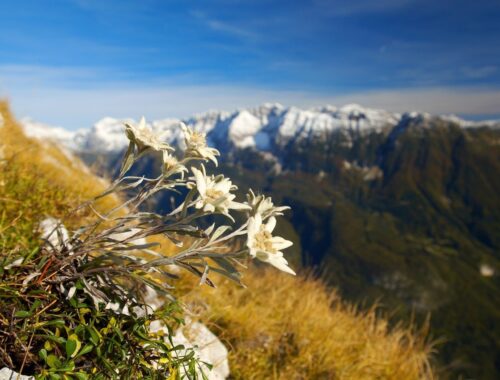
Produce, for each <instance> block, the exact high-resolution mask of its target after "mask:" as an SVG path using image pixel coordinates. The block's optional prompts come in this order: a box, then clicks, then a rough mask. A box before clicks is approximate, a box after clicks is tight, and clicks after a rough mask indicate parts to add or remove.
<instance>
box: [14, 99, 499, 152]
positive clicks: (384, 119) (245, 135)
mask: <svg viewBox="0 0 500 380" xmlns="http://www.w3.org/2000/svg"><path fill="white" fill-rule="evenodd" d="M432 118H434V117H433V116H431V115H430V114H427V113H417V112H410V113H405V114H398V113H392V112H388V111H384V110H380V109H371V108H365V107H361V106H359V105H357V104H349V105H345V106H343V107H341V108H336V107H334V106H324V107H316V108H311V109H300V108H296V107H284V106H282V105H281V104H263V105H261V106H259V107H256V108H250V109H240V110H237V111H235V112H220V111H210V112H207V113H204V114H200V115H196V116H194V117H191V118H188V119H185V120H179V119H161V120H155V121H152V122H150V123H149V126H150V128H152V129H153V131H154V132H155V133H157V134H159V135H160V136H162V138H163V139H164V140H165V141H167V142H169V143H171V144H176V143H179V142H180V141H181V129H180V128H179V126H180V124H181V123H184V124H186V125H188V126H191V127H192V128H194V129H195V130H196V131H199V132H204V133H206V134H207V137H208V141H209V143H210V144H212V145H214V146H216V147H218V148H228V149H229V148H254V149H256V150H259V151H272V149H273V148H274V147H276V146H281V147H282V146H284V145H286V144H288V143H291V142H295V141H300V140H303V139H312V138H321V137H323V136H327V135H328V134H331V133H332V132H338V133H342V134H343V135H344V137H345V138H346V140H347V142H349V140H350V139H352V138H353V137H355V136H356V135H360V134H361V135H363V134H365V133H371V132H382V131H384V130H387V131H390V130H392V129H398V130H401V129H404V128H405V126H406V125H410V124H415V123H416V122H419V123H420V122H424V123H425V121H426V120H431V119H432ZM440 118H441V119H442V120H445V121H449V122H453V123H456V124H458V125H460V126H462V127H464V128H470V127H477V126H484V125H486V126H489V127H499V126H500V121H487V122H473V121H466V120H463V119H460V118H459V117H457V116H454V115H450V116H440ZM125 122H128V123H135V121H134V120H133V119H115V118H111V117H106V118H103V119H101V120H99V121H98V122H97V123H96V124H94V126H92V127H91V128H90V129H87V130H79V131H76V132H70V131H67V130H65V129H63V128H59V127H50V126H48V125H45V124H42V123H38V122H35V121H33V120H31V119H29V118H25V119H23V120H22V124H23V125H24V128H25V130H26V133H27V134H28V135H29V136H32V137H36V138H40V139H52V140H55V141H57V142H59V143H62V144H63V145H64V146H66V147H68V148H70V149H72V150H75V151H80V152H116V151H120V150H122V149H124V148H126V146H127V144H128V141H127V138H126V136H125V134H124V133H123V130H124V126H123V124H124V123H125Z"/></svg>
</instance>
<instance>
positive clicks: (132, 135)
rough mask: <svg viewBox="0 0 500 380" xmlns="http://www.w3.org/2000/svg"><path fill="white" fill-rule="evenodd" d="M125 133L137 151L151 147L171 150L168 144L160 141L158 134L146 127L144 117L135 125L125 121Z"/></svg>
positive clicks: (155, 149) (158, 149) (140, 151)
mask: <svg viewBox="0 0 500 380" xmlns="http://www.w3.org/2000/svg"><path fill="white" fill-rule="evenodd" d="M125 133H126V134H127V137H128V139H129V140H130V141H132V142H133V143H135V144H136V145H137V148H138V149H139V153H142V152H144V151H146V150H148V149H152V150H154V151H157V152H159V151H165V150H173V148H172V147H171V146H170V145H168V144H167V143H164V142H162V141H161V140H160V139H159V138H158V136H156V135H155V134H154V133H153V131H152V130H151V129H150V128H148V127H147V125H146V119H144V117H142V118H141V120H140V121H139V125H137V126H133V125H131V124H128V123H125Z"/></svg>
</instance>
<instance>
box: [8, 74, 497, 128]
mask: <svg viewBox="0 0 500 380" xmlns="http://www.w3.org/2000/svg"><path fill="white" fill-rule="evenodd" d="M33 70H34V67H27V66H8V67H6V66H0V96H4V97H8V98H9V99H10V100H11V101H12V104H13V107H14V110H15V111H16V114H17V116H19V117H23V116H31V117H33V118H35V119H37V120H40V121H43V122H47V123H51V124H55V125H61V126H64V127H66V128H73V129H74V128H80V127H88V126H90V125H92V124H93V123H94V122H95V121H96V120H98V119H100V118H102V117H104V116H115V117H136V118H137V117H139V116H140V115H143V114H144V115H146V116H147V117H148V118H154V119H158V118H164V117H188V116H190V115H193V114H196V113H200V112H204V111H207V110H209V109H222V110H234V109H237V108H244V107H250V106H256V105H258V104H261V103H264V102H279V103H282V104H285V105H294V106H298V107H311V106H318V105H324V104H334V105H343V104H347V103H353V102H354V103H359V104H362V105H364V106H368V107H375V108H383V109H387V110H390V111H394V112H404V111H409V110H419V111H427V112H431V113H435V114H444V113H446V114H448V113H457V114H468V115H498V113H499V110H500V89H486V88H482V87H428V88H419V89H391V90H377V91H359V92H351V93H348V94H338V93H337V94H332V93H329V94H328V93H319V92H317V91H296V90H280V89H275V88H266V87H263V86H260V87H257V86H242V85H240V86H238V85H227V84H219V85H216V84H211V85H208V84H206V85H187V84H181V83H179V82H176V81H175V80H174V79H172V78H170V79H169V78H165V79H163V80H158V81H152V82H148V83H146V84H144V83H143V84H140V83H137V82H129V81H95V80H94V79H95V78H97V77H99V76H101V75H105V72H99V71H92V70H90V69H75V68H57V67H37V68H36V70H38V71H37V73H36V74H34V72H33ZM85 82H89V83H85ZM70 83H71V85H68V84H70Z"/></svg>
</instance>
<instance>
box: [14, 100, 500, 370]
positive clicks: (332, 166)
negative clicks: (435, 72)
mask: <svg viewBox="0 0 500 380" xmlns="http://www.w3.org/2000/svg"><path fill="white" fill-rule="evenodd" d="M123 121H125V120H121V119H113V118H104V119H102V120H100V121H99V122H97V123H96V124H95V125H94V126H93V127H92V128H90V129H87V130H80V131H77V132H68V131H66V130H64V129H61V128H52V127H49V126H46V125H43V124H40V123H36V122H34V121H32V120H29V119H25V120H23V124H24V127H25V130H26V132H27V134H29V135H31V136H34V137H38V138H40V139H42V140H54V141H57V142H59V143H60V144H62V145H64V146H65V147H67V148H69V149H70V150H72V151H73V152H75V153H76V154H78V155H80V156H81V157H82V158H83V159H84V160H85V161H86V162H87V163H88V164H92V165H94V166H95V167H96V169H97V170H100V171H101V173H104V174H107V175H109V176H112V175H113V173H115V172H116V170H117V167H118V162H119V161H120V158H121V156H122V154H123V153H122V152H123V149H124V148H125V147H126V145H127V141H126V138H125V136H124V133H123ZM127 121H132V120H128V119H127ZM181 121H182V122H183V123H185V124H187V125H190V126H192V127H193V128H194V129H196V130H198V131H202V132H205V133H207V138H208V140H209V143H210V144H211V145H213V146H215V147H216V148H218V149H219V150H221V151H222V152H223V153H224V154H223V156H222V157H221V165H220V169H221V170H222V171H223V172H224V174H226V175H228V176H230V177H231V179H232V180H233V182H234V183H237V184H238V186H239V187H240V189H241V191H242V192H244V191H245V190H246V189H247V188H248V187H252V188H254V189H257V190H259V191H262V192H264V193H266V194H269V195H271V196H273V198H274V199H275V200H276V202H277V203H280V204H287V205H290V206H291V208H292V210H291V212H290V213H289V214H288V215H287V217H286V219H284V220H283V223H281V224H280V225H281V227H280V228H281V230H280V231H278V234H280V235H282V236H284V237H286V238H288V239H291V240H293V241H294V243H295V245H294V247H292V248H291V249H290V252H289V253H288V257H289V258H290V261H291V263H292V265H293V266H294V267H296V268H299V267H305V268H312V270H313V271H314V273H315V274H316V275H318V276H321V277H322V278H323V279H324V280H325V281H326V282H327V283H328V284H330V285H332V286H334V287H336V288H338V289H339V290H340V292H341V293H342V295H343V296H344V297H345V298H346V299H349V300H352V301H354V302H356V303H359V304H362V305H365V306H366V307H370V306H371V305H373V304H374V303H379V304H380V305H381V306H380V307H381V308H382V309H383V310H386V311H388V312H390V313H391V314H392V315H393V316H394V320H395V321H398V320H401V319H403V320H407V321H416V323H417V324H419V325H423V324H425V321H426V319H427V318H428V317H429V316H430V322H429V323H430V331H431V335H432V337H434V338H440V339H441V338H442V339H444V341H445V343H442V344H441V345H440V346H439V347H438V350H439V363H440V364H441V366H442V367H443V369H444V372H443V377H445V378H446V377H450V378H457V377H460V376H461V377H463V378H477V379H497V378H499V377H500V276H499V275H498V273H500V195H499V194H500V122H499V121H482V122H473V121H466V120H463V119H461V118H458V117H456V116H433V115H430V114H427V113H422V112H408V113H402V114H397V113H391V112H387V111H383V110H376V109H370V108H364V107H361V106H359V105H347V106H344V107H341V108H335V107H332V106H325V107H319V108H313V109H308V110H302V109H298V108H295V107H284V106H281V105H279V104H264V105H262V106H260V107H257V108H252V109H242V110H237V111H235V112H232V113H231V112H215V111H214V112H208V113H205V114H202V115H198V116H194V117H192V118H188V119H185V120H178V119H163V120H157V121H153V122H151V123H150V125H151V127H152V128H153V130H154V131H155V132H156V133H158V134H160V135H161V136H163V138H164V139H165V140H166V141H168V142H170V143H172V144H179V145H180V146H181V147H182V139H181V134H180V128H179V124H180V122H181ZM157 159H159V158H156V157H153V158H149V159H146V160H143V161H141V162H139V163H138V164H137V165H136V167H135V168H132V171H133V172H135V173H136V174H143V173H144V172H146V173H148V174H151V175H154V174H157V173H153V171H154V170H155V169H154V168H155V167H159V166H158V165H155V162H154V161H155V160H157ZM169 204H170V202H169V195H166V196H165V197H164V198H161V197H160V198H158V199H157V202H156V203H155V204H152V205H150V207H154V208H156V209H161V208H162V207H165V206H164V205H169Z"/></svg>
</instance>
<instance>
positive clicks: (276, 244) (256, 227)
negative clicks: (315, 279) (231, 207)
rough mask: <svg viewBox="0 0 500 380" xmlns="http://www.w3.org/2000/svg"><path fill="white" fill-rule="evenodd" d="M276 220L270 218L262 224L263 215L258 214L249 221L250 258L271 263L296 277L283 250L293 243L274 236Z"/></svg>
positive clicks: (248, 242)
mask: <svg viewBox="0 0 500 380" xmlns="http://www.w3.org/2000/svg"><path fill="white" fill-rule="evenodd" d="M275 226H276V218H275V217H274V216H272V217H270V218H269V220H268V221H267V223H263V222H262V216H261V214H256V215H255V216H252V217H250V218H249V219H248V232H247V233H248V235H247V237H248V239H247V247H248V250H249V253H250V256H252V257H256V258H257V259H259V260H260V261H263V262H266V263H269V264H271V265H273V266H275V267H276V268H278V269H279V270H282V271H283V272H287V273H290V274H293V275H295V272H294V271H293V270H292V269H291V268H290V267H289V266H288V261H286V259H285V258H284V257H283V252H281V250H282V249H285V248H288V247H290V246H291V245H293V243H292V242H291V241H289V240H286V239H283V238H282V237H280V236H273V235H272V232H273V230H274V227H275Z"/></svg>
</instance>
